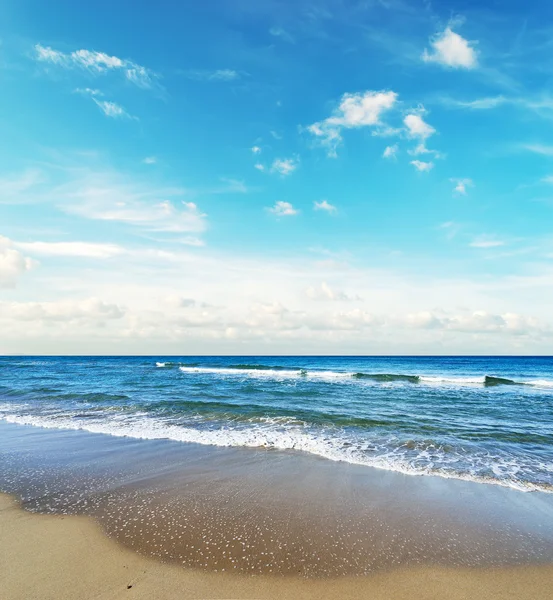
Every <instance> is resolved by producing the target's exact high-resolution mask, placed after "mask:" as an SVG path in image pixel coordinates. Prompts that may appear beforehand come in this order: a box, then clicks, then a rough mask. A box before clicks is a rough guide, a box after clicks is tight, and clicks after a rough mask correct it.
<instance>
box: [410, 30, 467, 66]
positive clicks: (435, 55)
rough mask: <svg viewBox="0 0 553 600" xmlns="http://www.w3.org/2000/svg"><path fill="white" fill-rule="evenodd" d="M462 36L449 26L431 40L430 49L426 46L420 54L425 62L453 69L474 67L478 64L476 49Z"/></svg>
mask: <svg viewBox="0 0 553 600" xmlns="http://www.w3.org/2000/svg"><path fill="white" fill-rule="evenodd" d="M473 43H474V42H469V41H468V40H466V39H465V38H464V37H462V36H460V35H459V34H458V33H455V32H454V31H453V30H452V29H451V27H446V28H445V30H444V31H443V32H442V33H440V34H438V35H437V36H436V37H435V38H434V39H432V40H431V42H430V46H431V48H432V50H431V51H430V52H429V51H428V50H427V49H426V48H425V50H424V52H423V54H422V60H424V61H425V62H435V63H439V64H441V65H444V66H446V67H451V68H453V69H474V68H475V67H476V66H477V65H478V58H477V54H476V51H475V50H474V48H473V47H472V45H473Z"/></svg>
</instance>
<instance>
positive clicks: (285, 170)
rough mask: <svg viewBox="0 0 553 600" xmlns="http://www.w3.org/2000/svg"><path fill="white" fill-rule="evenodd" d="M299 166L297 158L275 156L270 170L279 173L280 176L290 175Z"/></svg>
mask: <svg viewBox="0 0 553 600" xmlns="http://www.w3.org/2000/svg"><path fill="white" fill-rule="evenodd" d="M298 166H299V160H298V159H297V158H275V160H274V161H273V164H272V165H271V171H272V172H273V173H280V175H282V176H284V177H285V176H286V175H290V174H291V173H293V172H294V171H295V170H296V169H297V168H298Z"/></svg>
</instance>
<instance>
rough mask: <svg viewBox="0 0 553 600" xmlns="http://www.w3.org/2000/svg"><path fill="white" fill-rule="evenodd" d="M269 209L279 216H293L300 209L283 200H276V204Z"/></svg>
mask: <svg viewBox="0 0 553 600" xmlns="http://www.w3.org/2000/svg"><path fill="white" fill-rule="evenodd" d="M268 210H269V212H272V213H273V214H274V215H276V216H277V217H291V216H293V215H297V214H298V213H299V211H298V210H296V209H295V208H294V207H293V206H292V205H291V204H290V202H283V201H282V200H279V201H278V202H276V203H275V205H274V206H273V207H272V208H269V209H268Z"/></svg>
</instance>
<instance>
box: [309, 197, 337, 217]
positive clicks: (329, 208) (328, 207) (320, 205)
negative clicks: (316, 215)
mask: <svg viewBox="0 0 553 600" xmlns="http://www.w3.org/2000/svg"><path fill="white" fill-rule="evenodd" d="M313 208H314V209H315V210H322V211H324V212H327V213H331V214H332V213H335V212H336V211H337V210H338V209H337V208H336V207H335V206H334V205H333V204H330V202H328V200H321V201H320V202H317V201H315V202H314V203H313Z"/></svg>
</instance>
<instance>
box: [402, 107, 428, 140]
mask: <svg viewBox="0 0 553 600" xmlns="http://www.w3.org/2000/svg"><path fill="white" fill-rule="evenodd" d="M403 122H404V123H405V127H407V133H408V135H409V137H413V138H419V139H420V140H422V141H425V140H426V139H427V138H429V137H430V136H431V135H433V134H434V133H436V130H435V129H434V127H432V126H431V125H429V124H428V123H426V122H425V121H424V119H423V118H422V116H421V115H420V114H418V113H411V114H408V115H407V116H406V117H405V118H404V119H403Z"/></svg>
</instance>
